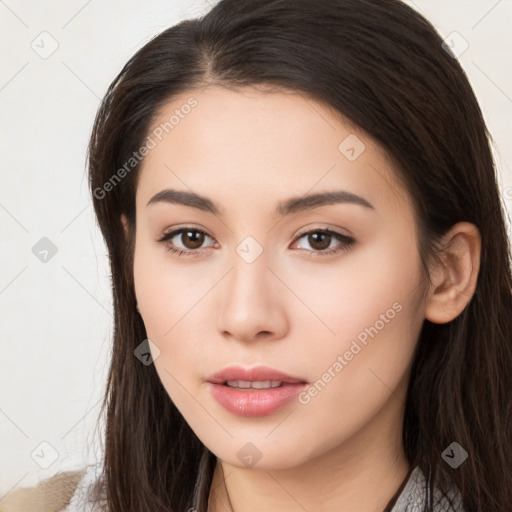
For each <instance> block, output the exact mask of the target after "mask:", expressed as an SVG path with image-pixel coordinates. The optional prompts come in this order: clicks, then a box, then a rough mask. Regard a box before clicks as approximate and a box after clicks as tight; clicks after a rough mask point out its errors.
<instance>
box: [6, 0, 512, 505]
mask: <svg viewBox="0 0 512 512" xmlns="http://www.w3.org/2000/svg"><path fill="white" fill-rule="evenodd" d="M211 3H213V0H211ZM407 3H409V4H410V5H412V6H413V7H415V8H416V9H418V10H419V11H420V12H422V13H423V14H424V15H425V16H426V17H427V18H428V19H429V20H430V21H432V22H433V23H434V25H435V26H436V27H437V28H438V31H439V32H440V34H441V35H442V36H443V38H444V37H447V38H448V39H447V40H448V41H449V43H450V44H451V45H453V46H454V48H455V49H456V51H457V52H462V53H460V56H459V60H460V62H461V63H462V65H463V67H464V69H465V70H466V73H467V75H468V77H469V79H470V82H471V84H472V86H473V88H474V90H475V92H476V95H477V97H478V99H479V101H480V104H481V107H482V110H483V112H484V115H485V118H486V121H487V124H488V127H489V130H490V132H491V134H492V135H493V137H494V141H495V143H494V151H495V157H496V160H497V164H498V170H499V173H500V174H499V180H500V187H501V189H502V192H503V195H504V198H505V204H506V207H507V209H508V212H509V213H508V215H510V211H511V210H512V170H511V164H512V146H511V145H510V141H511V140H512V137H511V136H512V122H511V119H512V76H511V67H510V62H511V61H510V57H509V52H510V50H511V49H512V34H511V31H510V26H511V22H512V1H511V0H499V1H498V0H471V1H469V0H450V1H446V0H415V1H414V2H412V1H408V2H407ZM208 9H209V4H208V3H207V2H206V0H196V1H190V0H151V1H147V2H142V1H135V0H129V1H127V0H125V1H124V2H122V3H121V2H113V1H103V2H100V1H99V0H89V1H87V0H73V1H69V0H68V1H64V0H53V1H51V2H49V1H47V2H36V1H29V0H5V1H0V46H1V48H2V51H1V58H2V63H1V66H0V116H1V122H2V124H1V136H0V152H1V156H2V158H1V160H0V162H1V188H0V236H1V241H2V246H1V247H2V250H1V253H0V254H1V260H0V308H1V325H0V340H1V347H2V355H3V357H2V358H1V359H0V461H1V464H0V496H1V495H4V494H6V493H7V492H9V491H10V490H12V489H13V488H15V487H16V486H29V485H35V484H36V483H37V482H38V481H39V480H41V479H43V478H47V477H49V476H52V475H53V474H55V473H57V472H58V471H61V470H68V469H76V468H79V467H81V466H83V465H84V464H85V463H88V462H94V461H95V460H97V458H98V457H101V452H100V449H99V445H98V443H97V439H96V438H94V433H93V430H94V427H95V424H96V420H97V416H98V412H99V402H100V399H101V397H102V393H103V389H104V385H105V379H106V372H107V367H108V357H109V350H110V340H111V335H112V307H111V297H110V289H109V281H108V272H109V270H108V266H107V262H108V260H107V254H106V249H105V246H104V244H103V240H102V238H101V236H100V233H99V229H98V228H97V226H96V223H95V219H94V216H93V209H92V203H91V199H90V197H89V194H88V190H87V179H86V173H85V152H86V147H87V143H88V137H89V134H90V130H91V127H92V122H93V118H94V115H95V112H96V109H97V107H98V105H99V101H100V98H101V97H102V96H103V94H104V92H105V91H106V88H107V87H108V85H109V83H110V82H111V80H112V79H113V78H114V77H115V76H116V75H117V73H118V72H119V71H120V69H121V67H122V66H123V64H124V63H125V62H126V61H127V60H128V58H129V57H130V56H131V55H132V54H133V53H134V52H135V51H136V50H137V49H138V48H140V47H141V46H142V45H143V44H144V43H145V42H147V41H148V40H149V39H150V38H151V37H153V36H154V35H156V34H158V33H159V32H161V31H162V30H164V29H166V28H167V27H169V26H171V25H173V24H175V23H177V22H178V21H180V20H181V19H184V18H188V17H192V16H196V15H199V14H202V13H204V12H205V11H206V10H208ZM454 32H455V34H454ZM466 46H467V48H466ZM52 51H53V53H51V55H48V53H50V52H52ZM461 129H463V127H461ZM43 237H47V238H48V239H49V240H51V242H52V244H53V245H54V246H55V249H56V251H57V252H56V253H55V254H54V255H52V253H51V250H50V252H49V253H48V255H47V256H46V257H47V261H46V262H43V261H41V260H40V259H39V257H44V255H40V256H39V257H37V255H36V254H37V252H38V251H37V250H34V251H33V247H34V246H36V249H37V248H38V247H39V246H38V245H36V244H38V243H43V242H40V240H41V239H42V238H43ZM55 249H54V250H55ZM34 252H36V254H34ZM100 429H101V425H100ZM41 443H42V444H41Z"/></svg>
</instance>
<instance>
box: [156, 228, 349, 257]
mask: <svg viewBox="0 0 512 512" xmlns="http://www.w3.org/2000/svg"><path fill="white" fill-rule="evenodd" d="M186 231H192V232H196V233H201V234H203V235H206V236H208V237H210V238H212V239H213V237H211V236H210V235H208V233H206V232H205V231H203V230H202V229H198V228H192V227H184V228H180V229H177V230H174V231H171V232H170V233H166V234H164V235H163V236H162V237H161V238H159V239H157V240H156V241H157V242H160V243H163V244H164V245H165V247H166V249H167V250H168V251H170V252H172V253H174V254H177V255H178V256H187V257H188V256H192V257H194V256H199V255H200V254H201V253H202V252H203V251H204V250H206V249H205V248H203V249H188V250H183V249H177V248H176V247H173V246H172V245H171V244H169V243H166V242H167V241H168V240H170V239H172V238H174V237H175V236H176V235H179V234H182V233H184V232H186ZM312 233H322V234H325V235H330V236H332V237H334V238H335V239H337V240H338V241H340V242H342V245H341V246H338V247H336V248H334V249H324V250H321V251H318V250H309V249H301V250H305V251H308V252H310V253H311V255H312V256H313V257H318V256H328V255H331V254H336V253H338V252H343V251H347V250H348V249H350V248H351V246H352V245H353V244H354V243H355V240H354V239H353V238H352V237H349V236H346V235H342V234H341V233H338V232H336V231H332V230H330V229H313V230H310V231H305V232H303V233H299V235H297V238H296V240H300V239H301V238H303V237H304V236H306V235H310V234H312Z"/></svg>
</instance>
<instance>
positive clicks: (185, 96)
mask: <svg viewBox="0 0 512 512" xmlns="http://www.w3.org/2000/svg"><path fill="white" fill-rule="evenodd" d="M148 137H149V138H150V139H151V140H152V144H151V146H152V149H150V150H149V151H148V153H147V154H146V155H145V156H144V158H143V161H142V165H141V169H140V171H139V172H140V176H139V179H138V188H137V203H138V204H139V206H142V204H141V203H144V205H145V204H146V203H147V201H148V200H149V199H150V198H151V197H152V196H153V195H154V194H156V193H158V192H159V191H160V190H162V189H164V188H166V187H169V188H179V189H182V190H194V191H196V192H198V193H203V194H204V195H211V194H212V193H214V192H215V194H216V195H218V196H219V197H220V201H221V202H223V203H224V204H225V203H226V202H229V201H231V202H233V201H235V200H236V199H237V198H238V199H240V201H241V202H242V203H243V202H244V201H247V200H250V201H259V202H260V205H263V204H264V203H265V202H266V201H267V200H268V199H269V197H270V196H272V195H273V194H275V196H276V197H289V196H290V195H297V194H306V193H308V191H309V192H314V191H317V190H327V189H332V188H337V189H339V188H340V186H343V188H344V189H346V190H347V191H349V192H352V193H354V194H359V193H362V192H363V191H364V192H365V197H366V199H367V200H368V201H369V202H372V204H375V203H379V202H380V203H382V202H383V201H395V200H396V198H397V197H396V196H397V191H398V192H399V194H400V195H401V196H403V195H404V192H405V191H403V190H402V189H401V187H400V185H399V183H398V180H397V177H396V174H395V171H394V169H393V166H392V164H391V162H390V160H389V158H388V156H387V154H386V153H385V151H384V150H383V149H382V148H381V147H380V145H378V144H377V143H376V141H375V140H373V138H372V137H370V136H369V135H368V134H366V133H365V132H363V131H362V130H360V129H358V128H357V127H355V126H354V125H353V124H352V123H350V122H348V121H347V120H345V119H344V118H343V117H342V116H341V115H340V114H339V113H336V112H335V111H334V109H332V108H330V107H329V106H327V105H325V104H323V103H321V102H318V101H315V100H313V99H312V98H309V97H307V96H305V95H303V94H297V93H295V92H292V91H279V92H268V91H262V90H258V89H256V88H252V87H244V88H242V89H236V90H231V89H226V88H222V87H218V86H209V87H206V88H204V89H191V90H189V91H187V92H185V93H182V94H180V95H178V96H175V97H174V98H173V99H172V100H170V101H169V102H167V103H166V104H165V105H164V106H163V107H162V108H160V110H159V112H158V113H157V116H156V119H155V121H154V122H153V124H152V125H151V127H150V129H149V132H148ZM246 192H250V193H249V194H248V195H245V193H246ZM372 198H373V201H372ZM393 198H394V199H393Z"/></svg>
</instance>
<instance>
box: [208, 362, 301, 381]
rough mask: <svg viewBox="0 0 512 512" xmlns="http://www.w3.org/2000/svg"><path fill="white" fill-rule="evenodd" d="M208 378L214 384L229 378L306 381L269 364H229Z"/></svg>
mask: <svg viewBox="0 0 512 512" xmlns="http://www.w3.org/2000/svg"><path fill="white" fill-rule="evenodd" d="M206 380H207V381H208V382H212V383H214V384H224V383H225V382H226V381H228V380H245V381H249V382H254V381H267V380H273V381H280V382H287V383H289V384H297V383H305V382H306V380H305V379H301V378H299V377H292V376H291V375H287V374H286V373H283V372H280V371H279V370H275V369H274V368H269V367H268V366H255V367H253V368H243V367H242V366H227V367H226V368H223V369H222V370H220V371H218V372H216V373H214V374H213V375H210V376H209V377H208V378H207V379H206Z"/></svg>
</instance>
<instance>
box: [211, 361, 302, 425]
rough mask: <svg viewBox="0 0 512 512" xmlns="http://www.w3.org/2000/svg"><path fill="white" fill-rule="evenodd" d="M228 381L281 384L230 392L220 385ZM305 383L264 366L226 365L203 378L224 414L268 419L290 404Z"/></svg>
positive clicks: (229, 389)
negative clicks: (280, 383) (227, 412)
mask: <svg viewBox="0 0 512 512" xmlns="http://www.w3.org/2000/svg"><path fill="white" fill-rule="evenodd" d="M228 380H246V381H266V380H274V381H276V380H278V381H281V382H282V385H281V386H279V387H277V388H269V389H234V388H230V387H228V386H226V385H224V383H225V382H226V381H228ZM306 384H307V382H306V380H305V379H301V378H298V377H292V376H290V375H287V374H286V373H283V372H280V371H279V370H275V369H273V368H269V367H267V366H257V367H254V368H249V369H246V368H243V367H241V366H228V367H227V368H224V369H223V370H220V371H219V372H217V373H214V374H213V375H211V376H210V377H208V378H207V386H208V389H209V390H210V392H211V393H212V395H213V397H214V398H215V399H216V400H217V402H219V404H220V405H222V407H224V408H225V409H226V410H227V411H229V412H231V413H233V414H236V415H238V416H245V417H257V416H268V415H270V414H273V413H274V412H276V411H277V410H279V409H281V408H282V407H284V406H285V405H286V404H288V403H289V402H291V401H292V400H293V399H294V398H295V397H296V396H297V395H298V394H299V393H300V392H301V391H302V390H303V389H304V386H305V385H306Z"/></svg>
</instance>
